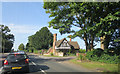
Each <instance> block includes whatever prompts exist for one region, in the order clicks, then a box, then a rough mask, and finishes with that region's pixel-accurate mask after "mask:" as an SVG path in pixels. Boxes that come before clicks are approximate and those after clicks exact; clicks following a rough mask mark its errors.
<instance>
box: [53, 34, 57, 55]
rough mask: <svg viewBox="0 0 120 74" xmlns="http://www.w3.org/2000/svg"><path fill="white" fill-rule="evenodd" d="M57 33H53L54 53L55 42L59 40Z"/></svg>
mask: <svg viewBox="0 0 120 74" xmlns="http://www.w3.org/2000/svg"><path fill="white" fill-rule="evenodd" d="M56 36H57V34H56V33H55V34H53V54H55V42H56V41H57V37H56Z"/></svg>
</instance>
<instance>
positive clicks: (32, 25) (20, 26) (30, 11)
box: [2, 2, 100, 49]
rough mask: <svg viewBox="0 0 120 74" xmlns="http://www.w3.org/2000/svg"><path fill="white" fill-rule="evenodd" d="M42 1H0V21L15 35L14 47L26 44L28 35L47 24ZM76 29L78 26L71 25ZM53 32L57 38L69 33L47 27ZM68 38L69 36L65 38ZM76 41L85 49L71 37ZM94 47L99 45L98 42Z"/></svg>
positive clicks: (83, 45) (81, 44)
mask: <svg viewBox="0 0 120 74" xmlns="http://www.w3.org/2000/svg"><path fill="white" fill-rule="evenodd" d="M43 4H44V3H42V2H3V3H2V23H3V24H4V25H7V26H8V27H9V28H10V29H11V33H12V34H14V35H15V42H14V47H13V48H14V49H18V46H19V44H21V43H23V44H24V45H26V43H27V42H28V36H30V35H33V34H35V32H36V31H38V30H40V29H41V28H42V27H44V26H46V27H47V26H48V25H49V24H48V22H49V21H50V20H51V18H49V14H46V13H45V9H43ZM73 29H76V30H78V29H79V28H76V27H73ZM49 30H50V31H51V32H52V33H53V34H54V33H57V40H60V39H62V38H66V37H67V36H68V35H70V34H63V35H60V33H59V31H58V30H55V29H52V28H49ZM67 40H69V38H67ZM72 41H77V42H78V44H79V45H80V48H84V49H85V44H84V41H83V40H81V39H80V38H78V37H77V38H75V39H72ZM97 44H98V45H97V46H96V47H100V44H99V43H97Z"/></svg>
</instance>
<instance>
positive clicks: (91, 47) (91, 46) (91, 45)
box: [90, 36, 94, 50]
mask: <svg viewBox="0 0 120 74" xmlns="http://www.w3.org/2000/svg"><path fill="white" fill-rule="evenodd" d="M93 43H94V37H93V36H91V43H90V49H91V50H93Z"/></svg>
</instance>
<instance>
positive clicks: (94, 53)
mask: <svg viewBox="0 0 120 74" xmlns="http://www.w3.org/2000/svg"><path fill="white" fill-rule="evenodd" d="M102 54H104V51H103V50H102V49H101V48H97V49H94V50H93V55H96V56H97V57H100V56H101V55H102Z"/></svg>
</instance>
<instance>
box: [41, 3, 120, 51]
mask: <svg viewBox="0 0 120 74" xmlns="http://www.w3.org/2000/svg"><path fill="white" fill-rule="evenodd" d="M43 8H44V9H46V13H49V14H50V16H49V17H53V18H52V20H51V21H50V22H49V27H53V28H54V29H59V32H60V33H61V34H65V33H74V34H73V35H72V38H75V37H80V38H82V39H83V40H84V42H85V45H86V50H91V49H93V47H94V46H95V45H94V41H95V39H96V37H103V36H105V40H104V44H105V45H106V48H108V46H109V42H110V40H111V36H112V34H113V33H114V31H115V30H116V29H117V28H118V27H119V26H120V25H119V20H120V16H119V15H120V11H119V10H120V2H111V3H110V2H93V3H92V2H44V6H43ZM73 26H75V27H78V28H79V31H75V30H73V29H72V27H73Z"/></svg>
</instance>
